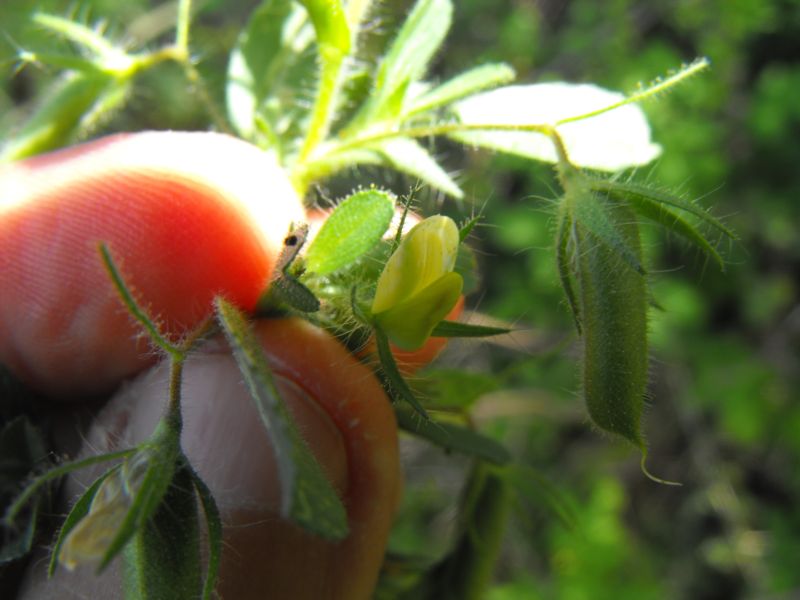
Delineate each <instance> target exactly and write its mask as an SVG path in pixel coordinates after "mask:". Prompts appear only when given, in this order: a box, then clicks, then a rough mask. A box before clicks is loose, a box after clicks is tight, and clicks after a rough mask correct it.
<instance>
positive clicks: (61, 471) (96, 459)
mask: <svg viewBox="0 0 800 600" xmlns="http://www.w3.org/2000/svg"><path fill="white" fill-rule="evenodd" d="M136 450H137V448H128V449H127V450H120V451H119V452H109V453H108V454H100V455H99V456H90V457H89V458H84V459H81V460H76V461H73V462H69V463H65V464H63V465H59V466H58V467H54V468H53V469H51V470H49V471H48V472H47V473H45V474H43V475H41V476H39V477H38V478H37V479H36V480H35V481H34V482H33V483H31V484H30V485H29V486H28V487H27V488H25V490H24V491H23V492H22V493H21V494H20V495H19V496H18V497H17V499H16V500H14V503H13V504H11V506H9V507H8V510H7V511H6V514H5V517H3V521H4V522H5V523H6V524H7V525H8V524H11V523H12V522H13V521H14V518H15V517H16V516H17V514H18V513H19V511H20V510H21V509H22V507H23V506H25V504H26V503H27V502H28V500H30V499H31V497H33V495H34V494H35V493H36V491H37V490H38V489H39V488H41V487H42V486H43V485H44V484H45V483H47V482H49V481H52V480H54V479H58V478H59V477H62V476H63V475H67V474H69V473H71V472H72V471H76V470H78V469H83V468H84V467H90V466H92V465H96V464H98V463H102V462H108V461H110V460H115V459H117V458H125V457H126V456H130V455H131V454H133V453H134V452H136Z"/></svg>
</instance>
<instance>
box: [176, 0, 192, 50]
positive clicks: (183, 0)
mask: <svg viewBox="0 0 800 600" xmlns="http://www.w3.org/2000/svg"><path fill="white" fill-rule="evenodd" d="M191 18H192V0H180V2H179V3H178V19H177V23H176V25H175V45H176V46H177V47H178V48H182V49H183V50H184V51H185V52H186V54H187V55H188V54H189V23H190V21H191Z"/></svg>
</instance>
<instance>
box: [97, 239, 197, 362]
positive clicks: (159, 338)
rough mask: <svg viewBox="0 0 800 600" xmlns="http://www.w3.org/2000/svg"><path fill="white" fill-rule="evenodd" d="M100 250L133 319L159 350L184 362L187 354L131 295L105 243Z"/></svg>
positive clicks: (104, 263)
mask: <svg viewBox="0 0 800 600" xmlns="http://www.w3.org/2000/svg"><path fill="white" fill-rule="evenodd" d="M99 249H100V257H101V259H102V261H103V266H105V268H106V272H107V273H108V276H109V277H110V278H111V281H112V283H113V284H114V288H115V289H116V290H117V293H119V295H120V298H121V300H122V302H123V304H125V308H127V309H128V312H130V313H131V315H133V317H134V318H135V319H136V320H137V321H139V323H140V324H141V326H142V327H144V329H145V331H147V334H148V335H149V336H150V339H152V340H153V342H154V343H155V344H156V345H157V346H158V347H159V348H161V349H162V350H164V352H166V353H167V354H169V355H170V356H171V357H172V358H173V359H174V360H182V359H183V358H184V354H185V353H184V351H183V350H182V349H181V348H179V347H177V346H175V345H174V344H173V343H172V342H170V341H169V340H168V339H167V338H166V337H164V335H163V334H162V333H161V332H160V331H159V329H158V327H157V326H156V324H155V323H154V322H153V320H152V319H151V318H150V315H148V314H147V313H146V312H145V311H144V310H143V309H142V308H141V307H140V306H139V304H138V303H137V302H136V300H134V298H133V294H131V291H130V289H128V286H127V285H126V284H125V281H124V279H123V278H122V274H121V273H120V271H119V268H118V267H117V264H116V263H115V262H114V259H113V257H112V256H111V251H110V250H109V249H108V246H107V245H106V244H105V243H104V242H100V245H99Z"/></svg>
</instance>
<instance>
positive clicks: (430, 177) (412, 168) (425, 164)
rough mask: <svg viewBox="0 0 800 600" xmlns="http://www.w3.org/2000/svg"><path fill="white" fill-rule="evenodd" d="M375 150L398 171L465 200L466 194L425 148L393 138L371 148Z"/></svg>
mask: <svg viewBox="0 0 800 600" xmlns="http://www.w3.org/2000/svg"><path fill="white" fill-rule="evenodd" d="M371 148H375V149H376V150H377V151H378V152H379V153H380V154H381V155H382V156H383V157H384V159H385V160H386V162H388V163H389V165H390V166H392V167H394V168H395V169H397V170H398V171H403V172H404V173H408V174H409V175H413V176H414V177H418V178H419V179H421V180H422V181H424V182H425V183H427V184H430V185H432V186H433V187H435V188H438V189H440V190H442V191H443V192H445V193H446V194H450V195H451V196H453V197H454V198H463V197H464V192H462V191H461V188H459V187H458V184H456V182H455V181H453V179H452V178H451V177H450V176H449V175H448V174H447V172H446V171H445V170H444V169H443V168H442V167H441V166H439V163H438V162H436V160H435V159H434V158H433V157H432V156H431V155H430V154H429V153H428V151H427V150H425V148H423V147H422V146H420V145H419V144H418V143H417V142H415V141H414V140H411V139H408V138H393V139H390V140H387V141H385V142H382V143H380V144H375V145H374V146H371Z"/></svg>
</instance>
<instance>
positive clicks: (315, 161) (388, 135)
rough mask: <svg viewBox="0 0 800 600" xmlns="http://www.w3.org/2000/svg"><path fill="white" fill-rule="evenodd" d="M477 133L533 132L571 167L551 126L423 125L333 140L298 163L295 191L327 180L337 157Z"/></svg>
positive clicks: (538, 124) (497, 124)
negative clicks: (387, 144)
mask: <svg viewBox="0 0 800 600" xmlns="http://www.w3.org/2000/svg"><path fill="white" fill-rule="evenodd" d="M475 131H517V132H532V133H541V134H543V135H546V136H547V137H549V138H550V139H551V140H553V143H554V144H555V147H556V153H557V154H558V157H559V162H560V163H561V162H563V163H565V164H567V165H571V163H570V162H569V159H568V157H567V151H566V148H565V146H564V143H563V141H562V140H561V137H560V136H559V134H558V133H557V132H556V130H555V128H554V127H553V126H552V125H547V124H540V123H533V124H525V125H516V124H514V125H511V124H501V123H474V124H466V123H440V124H435V125H422V126H417V127H406V128H401V127H394V128H390V127H386V128H380V129H377V130H376V129H375V128H372V129H371V130H368V131H367V132H366V133H364V134H362V135H356V136H353V137H349V138H345V139H342V140H331V141H329V142H327V143H325V144H321V145H320V146H318V147H317V151H316V152H315V154H316V156H306V157H304V158H303V159H301V160H298V162H297V163H296V164H295V166H294V169H293V173H292V179H293V181H294V183H295V186H296V188H297V189H298V190H299V191H300V192H301V193H303V192H304V191H305V190H306V189H307V187H308V185H309V184H310V183H311V182H312V181H315V180H317V179H320V178H322V177H325V176H326V175H328V174H330V173H331V172H332V171H333V167H332V165H335V164H336V158H337V155H340V154H343V153H346V152H349V151H354V150H363V149H367V148H369V147H370V146H372V145H374V144H376V143H379V142H383V141H386V140H391V139H394V138H425V137H434V136H441V135H450V134H454V133H468V132H475Z"/></svg>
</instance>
